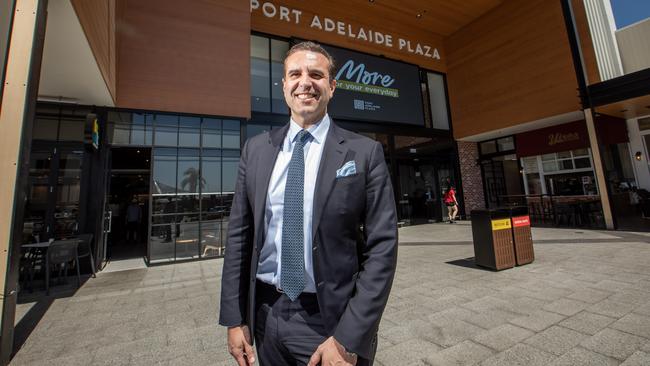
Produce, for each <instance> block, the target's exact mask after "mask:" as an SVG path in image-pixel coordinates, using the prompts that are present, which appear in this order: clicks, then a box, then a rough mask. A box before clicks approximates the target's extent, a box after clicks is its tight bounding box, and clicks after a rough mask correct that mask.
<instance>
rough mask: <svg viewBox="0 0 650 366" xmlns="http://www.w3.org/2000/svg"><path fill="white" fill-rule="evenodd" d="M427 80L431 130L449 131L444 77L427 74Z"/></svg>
mask: <svg viewBox="0 0 650 366" xmlns="http://www.w3.org/2000/svg"><path fill="white" fill-rule="evenodd" d="M427 79H428V82H429V105H430V106H431V119H432V120H433V128H438V129H441V130H449V115H448V113H447V94H446V93H445V80H444V77H443V76H442V75H440V74H435V73H431V72H429V73H427Z"/></svg>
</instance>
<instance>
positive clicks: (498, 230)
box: [471, 209, 515, 271]
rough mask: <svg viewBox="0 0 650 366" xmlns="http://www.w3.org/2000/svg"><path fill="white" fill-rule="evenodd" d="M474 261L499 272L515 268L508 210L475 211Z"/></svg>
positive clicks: (473, 212)
mask: <svg viewBox="0 0 650 366" xmlns="http://www.w3.org/2000/svg"><path fill="white" fill-rule="evenodd" d="M471 217H472V237H473V240H474V260H475V262H476V264H477V265H479V266H481V267H487V268H492V269H495V270H497V271H500V270H502V269H506V268H512V267H514V266H515V251H514V246H513V239H512V238H513V236H512V223H511V221H510V211H509V210H508V209H490V210H473V211H472V212H471Z"/></svg>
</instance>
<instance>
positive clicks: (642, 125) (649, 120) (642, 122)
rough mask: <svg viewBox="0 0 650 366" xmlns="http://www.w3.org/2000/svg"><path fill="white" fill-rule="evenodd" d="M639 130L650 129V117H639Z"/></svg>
mask: <svg viewBox="0 0 650 366" xmlns="http://www.w3.org/2000/svg"><path fill="white" fill-rule="evenodd" d="M638 123H639V131H645V130H650V117H646V118H639V120H638Z"/></svg>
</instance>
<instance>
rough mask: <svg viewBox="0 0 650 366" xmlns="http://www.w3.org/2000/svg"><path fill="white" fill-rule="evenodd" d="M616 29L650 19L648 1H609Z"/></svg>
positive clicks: (649, 1) (649, 3)
mask: <svg viewBox="0 0 650 366" xmlns="http://www.w3.org/2000/svg"><path fill="white" fill-rule="evenodd" d="M610 2H611V4H612V10H613V11H614V19H615V20H616V28H617V29H620V28H623V27H625V26H628V25H630V24H633V23H636V22H638V21H640V20H643V19H646V18H650V0H610Z"/></svg>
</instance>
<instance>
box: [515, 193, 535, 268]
mask: <svg viewBox="0 0 650 366" xmlns="http://www.w3.org/2000/svg"><path fill="white" fill-rule="evenodd" d="M510 219H511V220H512V239H513V242H514V246H515V260H516V262H517V265H518V266H521V265H524V264H528V263H531V262H532V261H533V260H535V251H534V250H533V235H532V233H531V231H530V216H529V215H528V207H525V206H522V207H513V208H511V209H510Z"/></svg>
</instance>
